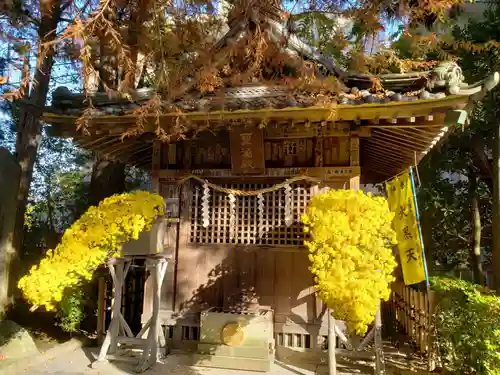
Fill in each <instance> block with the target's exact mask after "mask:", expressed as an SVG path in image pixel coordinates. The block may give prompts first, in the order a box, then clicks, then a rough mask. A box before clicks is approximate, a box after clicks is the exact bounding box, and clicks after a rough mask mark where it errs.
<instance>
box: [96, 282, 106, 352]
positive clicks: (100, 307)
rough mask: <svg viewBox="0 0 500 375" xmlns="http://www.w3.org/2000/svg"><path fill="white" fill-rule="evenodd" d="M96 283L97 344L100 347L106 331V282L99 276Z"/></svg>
mask: <svg viewBox="0 0 500 375" xmlns="http://www.w3.org/2000/svg"><path fill="white" fill-rule="evenodd" d="M97 283H98V284H97V285H98V293H97V295H98V297H97V298H98V300H97V342H98V344H99V345H101V344H102V341H103V340H104V332H105V331H106V280H105V278H104V277H103V276H100V277H99V278H98V281H97Z"/></svg>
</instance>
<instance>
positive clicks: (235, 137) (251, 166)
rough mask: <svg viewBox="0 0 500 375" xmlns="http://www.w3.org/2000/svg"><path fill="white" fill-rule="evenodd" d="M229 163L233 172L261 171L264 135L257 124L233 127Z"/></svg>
mask: <svg viewBox="0 0 500 375" xmlns="http://www.w3.org/2000/svg"><path fill="white" fill-rule="evenodd" d="M230 140H231V164H232V170H233V173H235V174H255V173H263V172H264V170H265V161H264V136H263V132H262V129H260V128H259V127H258V126H257V125H254V124H248V125H243V126H238V127H233V128H232V129H231V133H230Z"/></svg>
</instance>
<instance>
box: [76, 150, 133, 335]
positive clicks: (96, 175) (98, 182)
mask: <svg viewBox="0 0 500 375" xmlns="http://www.w3.org/2000/svg"><path fill="white" fill-rule="evenodd" d="M124 190H125V166H124V165H123V164H121V163H116V162H112V161H109V160H106V159H105V158H102V157H98V156H96V157H95V158H94V165H93V167H92V176H91V180H90V191H89V202H88V203H89V205H90V206H97V205H98V204H99V202H101V201H102V200H103V199H105V198H107V197H110V196H111V195H113V194H118V193H123V191H124ZM85 288H86V289H85V290H86V295H87V296H91V298H87V299H86V301H85V312H86V314H85V315H86V318H85V319H84V320H83V322H82V323H81V324H80V327H81V328H82V329H83V330H84V331H87V332H94V331H95V330H96V328H97V329H99V327H98V315H96V312H97V311H98V310H99V302H98V301H100V300H101V299H102V298H104V297H103V295H102V293H105V292H104V289H102V288H99V279H98V278H96V277H94V279H93V280H92V282H91V283H90V284H89V285H87V286H85Z"/></svg>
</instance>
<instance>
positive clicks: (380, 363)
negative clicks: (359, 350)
mask: <svg viewBox="0 0 500 375" xmlns="http://www.w3.org/2000/svg"><path fill="white" fill-rule="evenodd" d="M380 310H381V306H379V308H378V311H377V315H376V316H375V374H376V375H383V374H385V362H384V348H383V343H382V315H381V311H380Z"/></svg>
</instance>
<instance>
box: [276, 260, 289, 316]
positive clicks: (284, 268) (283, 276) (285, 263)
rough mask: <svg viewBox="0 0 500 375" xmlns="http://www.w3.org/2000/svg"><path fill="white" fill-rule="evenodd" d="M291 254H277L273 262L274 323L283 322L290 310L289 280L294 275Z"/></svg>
mask: <svg viewBox="0 0 500 375" xmlns="http://www.w3.org/2000/svg"><path fill="white" fill-rule="evenodd" d="M292 254H293V253H286V252H277V253H276V257H275V262H274V274H275V278H276V279H275V283H276V286H275V297H276V301H275V304H276V305H275V306H274V308H275V321H276V322H284V320H285V319H286V318H285V317H286V316H287V315H290V310H291V298H292V297H291V294H292V287H291V282H290V281H291V280H292V279H293V277H294V275H293V272H292V266H293V255H292Z"/></svg>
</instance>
